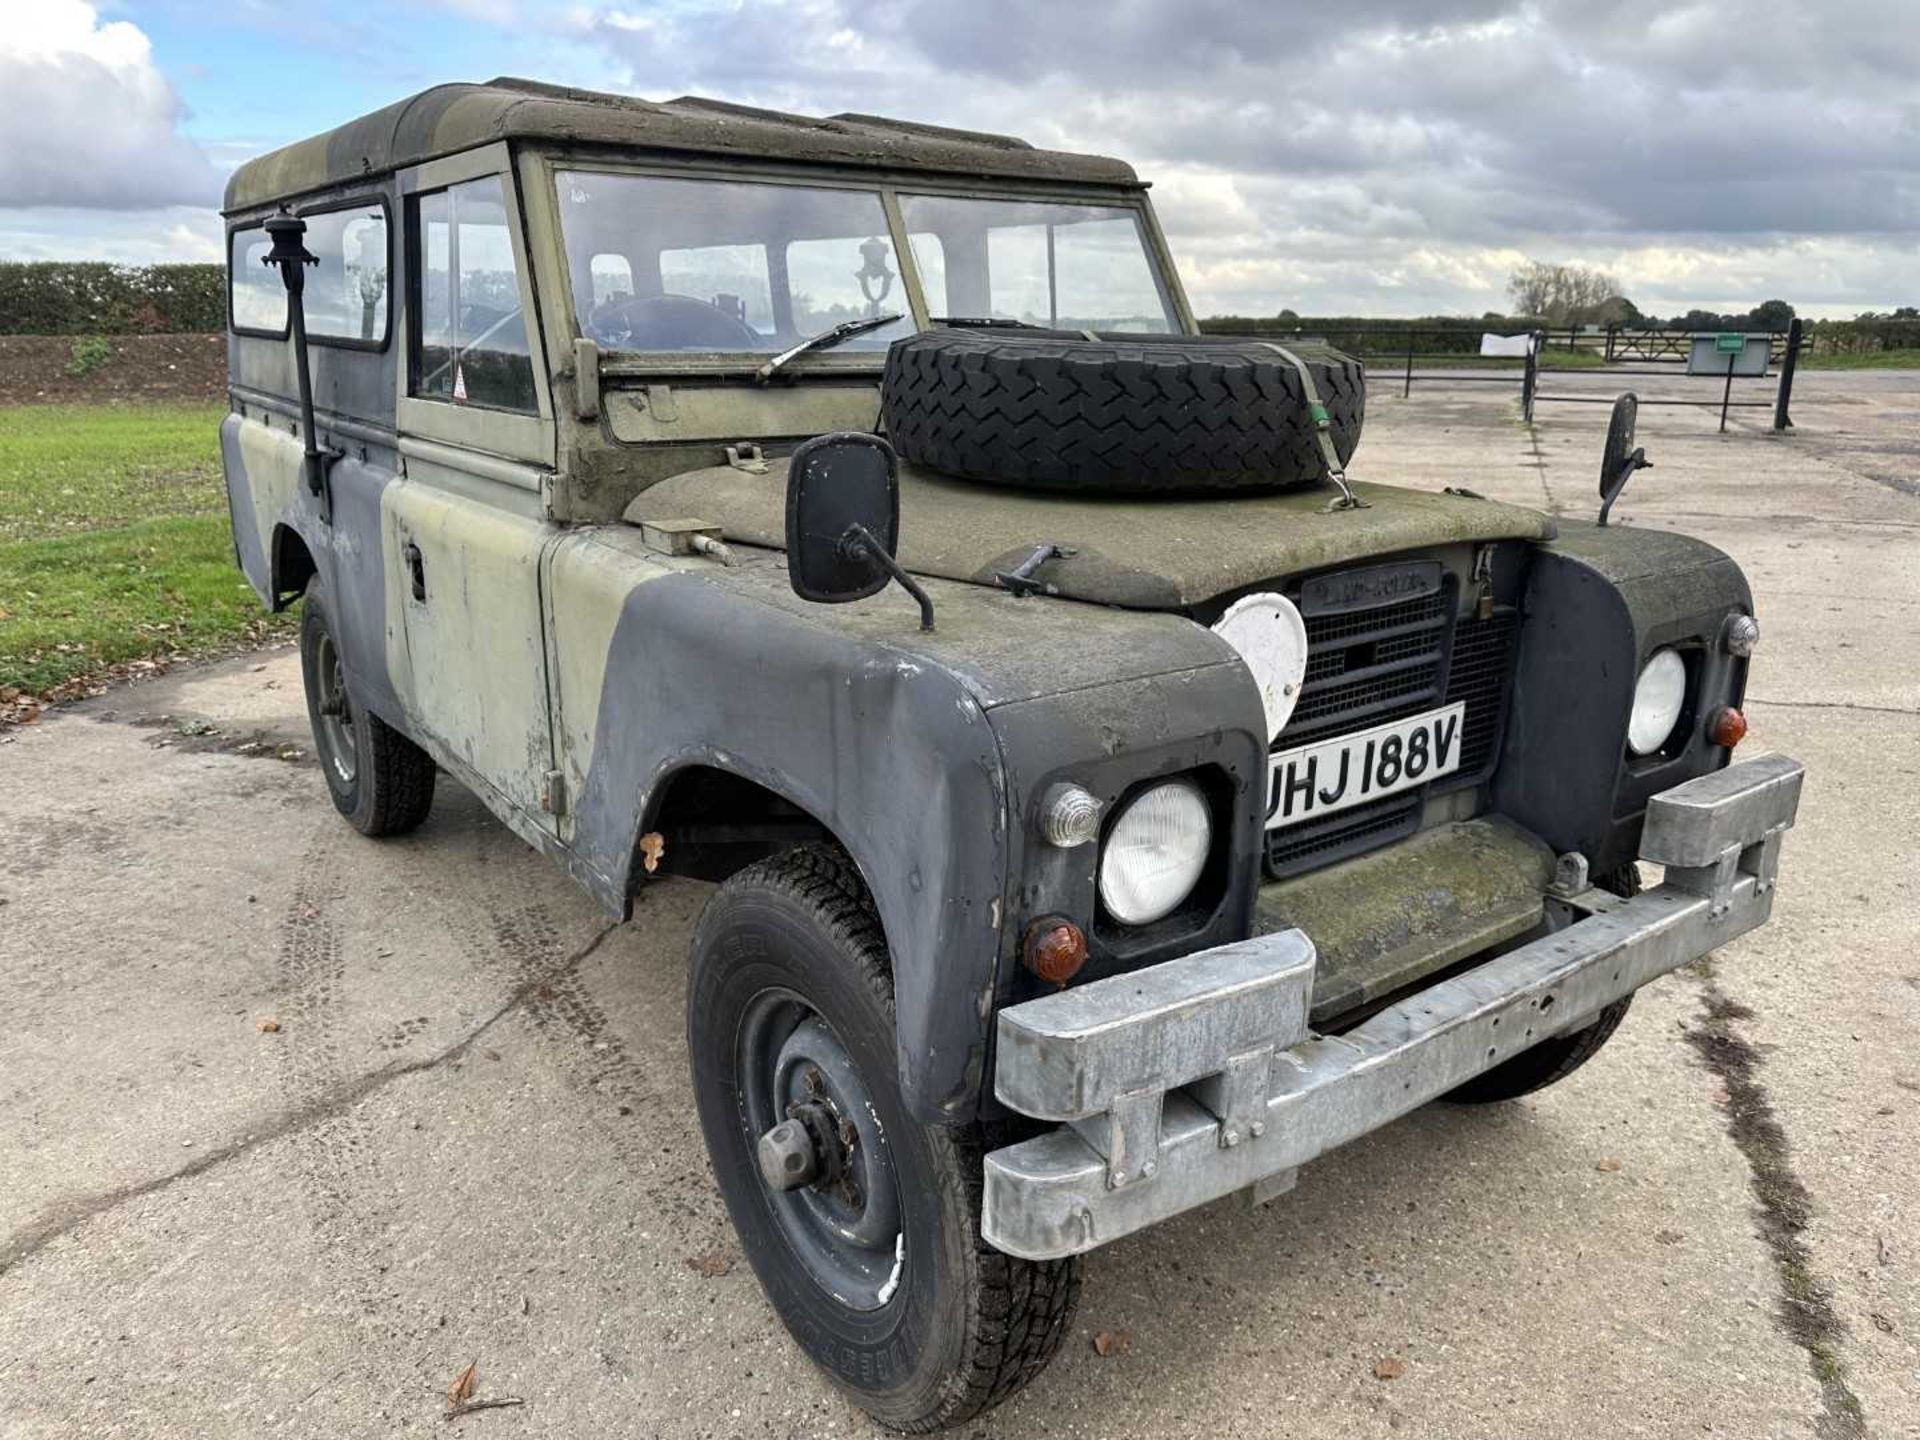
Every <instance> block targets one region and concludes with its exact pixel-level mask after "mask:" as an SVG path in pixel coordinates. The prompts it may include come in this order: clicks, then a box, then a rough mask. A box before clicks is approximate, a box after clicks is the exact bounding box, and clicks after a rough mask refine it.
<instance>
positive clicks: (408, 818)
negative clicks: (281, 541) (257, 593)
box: [300, 574, 438, 839]
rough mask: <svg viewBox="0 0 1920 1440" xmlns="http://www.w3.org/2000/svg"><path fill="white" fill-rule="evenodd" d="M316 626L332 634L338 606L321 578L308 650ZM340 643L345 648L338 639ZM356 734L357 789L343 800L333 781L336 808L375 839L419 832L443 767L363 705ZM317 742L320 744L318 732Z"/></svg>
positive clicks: (311, 585)
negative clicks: (359, 741)
mask: <svg viewBox="0 0 1920 1440" xmlns="http://www.w3.org/2000/svg"><path fill="white" fill-rule="evenodd" d="M315 623H318V624H319V625H321V626H323V627H327V628H329V629H330V628H331V627H332V625H333V605H332V602H331V600H330V598H329V597H328V594H327V586H326V582H325V581H324V580H323V579H322V578H321V576H320V575H318V574H316V575H314V577H313V578H312V579H311V580H309V581H308V582H307V589H306V594H305V597H304V599H303V600H302V614H301V617H300V643H301V647H302V649H303V650H304V648H305V647H306V645H307V644H308V643H309V642H308V634H307V632H308V627H309V626H310V625H312V624H315ZM334 643H335V644H338V643H339V639H338V637H337V636H336V637H335V642H334ZM303 674H304V667H303ZM349 698H351V697H349ZM354 732H355V735H356V738H357V737H359V736H360V735H362V734H364V736H365V742H364V744H362V745H361V746H360V747H359V752H358V755H357V760H358V767H357V771H356V774H355V776H354V788H353V791H352V793H351V794H350V795H343V794H341V792H340V791H339V790H338V789H337V788H335V786H334V785H333V783H332V780H331V777H329V781H328V786H327V790H328V793H329V794H330V795H332V797H333V804H334V808H335V809H336V810H338V811H339V812H340V813H341V814H342V815H344V816H346V818H347V822H348V823H349V824H350V825H352V826H353V828H354V829H356V830H358V831H359V832H360V833H361V834H362V835H366V836H369V837H371V838H374V839H381V838H384V837H387V836H393V835H404V834H406V833H407V832H408V831H410V830H416V829H418V828H419V827H420V825H421V823H422V822H424V821H425V820H426V818H427V815H428V814H429V813H430V812H431V811H432V809H433V786H434V779H435V776H436V775H437V774H438V767H437V766H436V765H435V764H434V763H433V759H432V757H430V756H429V755H428V754H427V752H426V751H424V750H422V749H421V748H420V747H419V746H418V745H416V744H414V743H413V741H412V740H410V739H408V738H407V737H406V736H405V735H402V734H401V733H400V732H399V731H398V730H396V729H394V728H393V727H392V726H391V725H389V724H387V722H386V721H384V720H382V719H381V718H380V717H379V716H377V715H374V714H372V713H371V712H369V711H368V710H366V709H365V708H364V707H362V706H360V705H358V704H355V705H354ZM314 743H315V745H316V746H318V745H319V736H318V734H317V733H316V735H315V737H314Z"/></svg>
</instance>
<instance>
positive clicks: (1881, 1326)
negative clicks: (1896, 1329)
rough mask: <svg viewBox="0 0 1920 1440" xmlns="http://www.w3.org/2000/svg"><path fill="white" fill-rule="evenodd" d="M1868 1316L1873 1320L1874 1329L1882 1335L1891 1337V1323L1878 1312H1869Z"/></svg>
mask: <svg viewBox="0 0 1920 1440" xmlns="http://www.w3.org/2000/svg"><path fill="white" fill-rule="evenodd" d="M1868 1314H1869V1315H1870V1316H1871V1317H1872V1319H1873V1328H1874V1329H1876V1330H1878V1331H1879V1332H1880V1333H1881V1334H1882V1335H1891V1334H1892V1333H1893V1321H1891V1320H1889V1319H1888V1318H1887V1317H1886V1316H1884V1315H1882V1314H1881V1313H1880V1312H1879V1311H1878V1310H1872V1311H1869V1312H1868Z"/></svg>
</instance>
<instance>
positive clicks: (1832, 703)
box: [1745, 695, 1920, 715]
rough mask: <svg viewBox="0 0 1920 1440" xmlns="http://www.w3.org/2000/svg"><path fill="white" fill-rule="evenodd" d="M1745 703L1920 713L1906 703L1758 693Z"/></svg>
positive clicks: (1880, 713) (1903, 713) (1794, 707)
mask: <svg viewBox="0 0 1920 1440" xmlns="http://www.w3.org/2000/svg"><path fill="white" fill-rule="evenodd" d="M1745 703H1747V704H1748V705H1772V706H1775V707H1777V708H1778V709H1781V710H1864V711H1865V712H1866V713H1867V714H1869V715H1920V709H1914V708H1912V707H1910V706H1906V705H1862V704H1860V703H1859V702H1857V701H1853V700H1763V699H1761V698H1760V697H1759V696H1758V695H1749V696H1748V697H1747V698H1746V702H1745Z"/></svg>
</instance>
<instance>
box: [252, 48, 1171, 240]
mask: <svg viewBox="0 0 1920 1440" xmlns="http://www.w3.org/2000/svg"><path fill="white" fill-rule="evenodd" d="M495 140H536V141H550V142H560V143H578V144H589V145H607V146H616V147H630V148H637V149H649V150H671V151H677V152H684V153H688V154H704V155H716V156H731V157H737V158H751V159H770V160H793V161H803V162H811V163H814V164H823V165H859V166H865V167H869V168H886V169H898V170H927V171H938V172H942V173H949V174H960V175H980V176H992V177H1012V178H1030V179H1041V180H1065V181H1077V182H1080V183H1083V184H1100V185H1123V186H1131V185H1138V184H1139V183H1140V182H1139V180H1138V178H1137V177H1136V176H1135V175H1134V173H1133V167H1132V166H1130V165H1127V164H1126V163H1124V162H1122V161H1119V160H1109V159H1106V158H1104V157H1102V156H1097V155H1071V154H1067V153H1064V152H1062V151H1057V150H1036V149H1035V148H1034V147H1033V146H1031V145H1029V144H1027V142H1026V141H1024V140H1016V139H1014V138H1012V137H1011V136H1006V135H988V134H983V133H980V132H978V131H973V130H949V129H945V128H943V127H940V126H937V125H919V124H915V123H913V122H911V121H906V120H885V119H881V118H880V117H879V116H875V115H857V114H846V115H829V116H826V117H825V118H820V117H815V116H809V115H789V114H785V113H783V112H781V111H778V110H757V109H754V108H752V107H750V106H746V105H733V104H729V103H727V102H726V101H723V100H703V99H700V98H698V97H696V96H682V97H681V98H680V99H678V100H667V101H652V100H641V99H638V98H636V97H634V96H630V95H608V94H604V93H602V92H600V91H597V90H575V89H570V88H567V87H564V86H559V85H546V84H542V83H540V82H539V81H536V80H516V79H513V78H510V77H504V76H503V77H501V78H499V79H495V80H489V81H487V82H486V83H485V84H483V85H470V84H456V85H436V86H434V87H433V88H432V89H431V90H423V91H421V92H420V93H419V94H418V95H413V96H410V97H408V98H407V99H405V100H401V101H398V102H397V103H395V104H392V105H389V106H387V107H386V108H385V109H383V110H376V111H374V112H373V113H372V114H371V115H364V116H362V117H361V118H360V119H358V120H354V121H350V122H349V123H347V124H345V125H342V126H340V127H339V128H338V129H335V130H330V131H328V132H327V133H326V134H324V135H316V136H314V137H313V138H311V139H308V140H301V141H298V142H296V143H295V144H292V145H288V146H284V147H283V148H281V149H279V150H274V151H271V152H270V153H268V154H266V155H262V156H259V157H258V158H256V159H253V160H249V161H248V162H247V163H246V164H244V165H242V166H241V167H240V168H239V169H238V170H236V171H234V173H233V178H232V179H230V180H229V181H228V182H227V198H226V206H225V208H226V210H227V211H229V212H232V211H235V210H245V209H249V208H251V207H253V206H256V205H263V204H267V203H269V202H271V201H274V200H279V199H283V198H286V197H288V196H293V195H300V194H304V193H306V192H308V191H313V190H320V189H324V188H326V187H328V186H332V185H337V184H341V183H344V182H346V181H349V180H352V179H354V178H356V177H358V176H363V175H378V174H382V173H385V172H387V171H390V170H394V169H398V168H401V167H403V166H408V165H417V164H419V163H420V162H422V161H425V160H432V159H435V158H437V157H439V156H442V155H452V154H456V153H458V152H459V151H462V150H470V149H473V148H474V147H475V146H478V145H485V144H489V143H491V142H493V141H495Z"/></svg>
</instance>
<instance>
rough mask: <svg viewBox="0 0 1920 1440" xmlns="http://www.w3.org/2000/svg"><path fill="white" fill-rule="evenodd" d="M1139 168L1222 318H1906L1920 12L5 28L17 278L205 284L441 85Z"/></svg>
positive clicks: (618, 14) (207, 19)
mask: <svg viewBox="0 0 1920 1440" xmlns="http://www.w3.org/2000/svg"><path fill="white" fill-rule="evenodd" d="M498 74H517V75H526V76H531V77H533V78H536V79H541V80H550V81H556V82H560V83H565V84H572V85H583V86H588V87H591V88H596V89H605V90H615V91H622V92H627V93H632V94H638V95H644V96H646V97H648V98H650V99H670V98H672V97H674V96H677V95H683V94H700V95H708V96H715V97H719V98H723V99H728V100H735V101H740V102H743V103H747V104H755V105H767V106H772V107H775V108H778V109H786V110H795V111H800V112H803V113H812V114H831V113H834V112H837V111H845V110H857V111H863V112H867V113H873V114H882V115H891V116H896V117H899V118H903V119H913V120H921V121H927V122H932V123H936V124H950V125H959V126H964V127H967V128H972V129H985V130H996V131H1003V132H1008V133H1012V134H1016V135H1020V136H1022V137H1023V138H1026V139H1028V140H1031V141H1033V142H1034V143H1035V144H1039V145H1045V146H1050V147H1056V148H1062V149H1072V150H1091V151H1096V152H1100V153H1104V154H1110V155H1118V156H1120V157H1121V158H1123V159H1125V160H1128V161H1129V162H1131V163H1132V164H1133V166H1134V167H1135V169H1137V170H1138V171H1139V172H1140V174H1141V175H1142V176H1144V177H1146V178H1149V179H1151V180H1152V181H1153V182H1154V190H1153V194H1154V200H1155V205H1156V207H1157V209H1158V211H1159V214H1160V217H1161V222H1162V224H1163V225H1164V226H1165V228H1166V230H1167V232H1168V236H1169V239H1170V241H1171V243H1172V246H1173V249H1174V253H1175V255H1176V258H1177V259H1178V261H1179V264H1180V270H1181V274H1182V277H1183V279H1184V281H1185V283H1186V286H1187V291H1188V294H1189V297H1190V298H1191V299H1192V301H1193V304H1194V309H1195V311H1196V312H1197V313H1198V314H1201V315H1212V314H1247V315H1271V314H1274V313H1276V312H1278V311H1279V310H1280V309H1282V308H1289V309H1292V310H1295V311H1297V312H1299V313H1301V314H1303V315H1332V314H1365V315H1377V316H1388V315H1428V314H1469V315H1472V314H1479V313H1481V312H1483V311H1487V310H1498V309H1501V308H1502V307H1503V306H1504V304H1505V298H1506V297H1505V286H1506V279H1507V277H1508V275H1509V274H1510V273H1511V272H1512V271H1513V269H1514V267H1515V266H1516V265H1518V264H1519V263H1521V262H1522V261H1523V260H1527V259H1538V260H1548V261H1570V262H1577V263H1581V264H1587V265H1593V266H1597V267H1600V268H1602V269H1605V270H1607V271H1609V272H1610V273H1612V274H1614V275H1616V276H1618V277H1619V279H1620V280H1621V281H1622V283H1623V288H1624V290H1625V292H1626V294H1627V295H1628V296H1629V297H1630V298H1631V299H1633V301H1634V302H1635V303H1636V304H1638V305H1639V306H1640V308H1641V309H1642V310H1643V311H1646V312H1648V313H1653V314H1661V315H1666V314H1677V313H1680V312H1683V311H1685V310H1688V309H1692V308H1694V307H1696V306H1698V307H1703V308H1706V309H1712V310H1745V309H1748V308H1750V307H1751V306H1752V305H1754V304H1756V303H1758V302H1759V301H1761V300H1765V299H1769V298H1773V297H1779V298H1782V299H1786V300H1788V301H1790V302H1792V303H1793V304H1794V305H1795V306H1796V307H1798V309H1799V310H1800V313H1802V314H1803V315H1812V316H1850V315H1853V314H1855V313H1856V312H1858V311H1861V310H1867V309H1873V310H1887V309H1892V308H1894V307H1896V306H1900V305H1912V304H1920V84H1917V83H1916V81H1915V77H1916V76H1920V3H1915V0H1743V3H1740V4H1738V5H1733V4H1727V3H1725V0H1705V3H1691V0H1566V3H1562V0H1345V3H1343V4H1339V5H1329V4H1326V3H1325V0H1319V3H1313V4H1303V3H1298V0H655V3H647V0H624V3H617V4H604V3H594V0H574V3H562V4H541V3H534V0H329V3H327V4H324V5H287V4H285V3H282V0H223V3H215V0H96V3H91V4H89V3H86V0H0V258H4V259H107V260H118V261H126V262H132V263H146V262H151V261H159V260H213V259H218V258H220V233H221V232H220V221H219V217H218V213H217V208H218V204H219V196H220V192H221V187H222V185H223V184H224V180H225V177H226V175H227V174H228V173H229V172H230V171H231V170H232V168H233V167H234V166H235V165H236V164H238V163H240V162H241V161H242V160H244V159H246V158H247V157H249V156H251V155H255V154H258V153H260V152H262V151H264V150H268V149H272V148H274V147H275V146H278V145H281V144H285V143H287V142H289V141H292V140H296V139H300V138H302V137H304V136H307V135H310V134H314V133H317V132H319V131H322V130H327V129H330V128H332V127H333V126H335V125H338V124H340V123H342V122H344V121H346V120H349V119H352V118H354V117H355V116H357V115H360V114H363V113H365V112H366V111H369V110H372V109H376V108H378V107H379V106H381V105H385V104H387V103H389V102H391V101H393V100H396V99H399V98H401V97H402V96H404V95H407V94H410V93H412V92H413V91H416V90H420V89H424V88H425V87H427V86H428V85H432V84H436V83H439V82H442V81H446V80H482V79H487V78H490V77H492V76H494V75H498Z"/></svg>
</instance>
